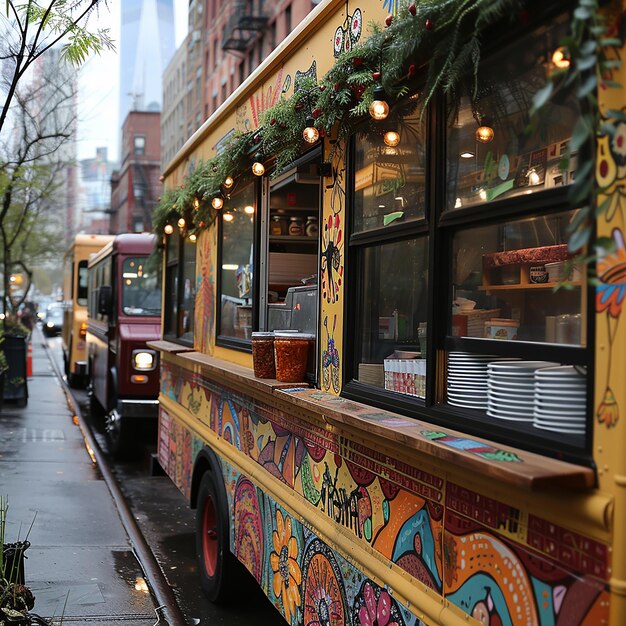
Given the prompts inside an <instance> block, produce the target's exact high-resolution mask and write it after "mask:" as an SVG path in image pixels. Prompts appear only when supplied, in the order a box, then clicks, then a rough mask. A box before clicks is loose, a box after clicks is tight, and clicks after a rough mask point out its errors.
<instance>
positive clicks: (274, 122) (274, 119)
mask: <svg viewBox="0 0 626 626" xmlns="http://www.w3.org/2000/svg"><path fill="white" fill-rule="evenodd" d="M274 124H276V118H275V117H273V118H272V119H271V120H270V126H274Z"/></svg>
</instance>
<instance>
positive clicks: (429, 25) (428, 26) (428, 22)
mask: <svg viewBox="0 0 626 626" xmlns="http://www.w3.org/2000/svg"><path fill="white" fill-rule="evenodd" d="M432 29H433V21H432V20H431V19H430V18H428V19H427V20H426V30H432Z"/></svg>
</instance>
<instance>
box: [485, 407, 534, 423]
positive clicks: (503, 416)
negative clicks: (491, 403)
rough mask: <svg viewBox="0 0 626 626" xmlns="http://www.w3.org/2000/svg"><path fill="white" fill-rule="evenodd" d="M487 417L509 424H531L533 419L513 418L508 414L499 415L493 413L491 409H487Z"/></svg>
mask: <svg viewBox="0 0 626 626" xmlns="http://www.w3.org/2000/svg"><path fill="white" fill-rule="evenodd" d="M487 415H489V417H495V418H496V419H499V420H507V421H509V422H532V421H533V419H532V417H531V418H528V417H513V416H512V415H511V414H510V413H505V414H501V413H499V412H494V411H492V410H491V409H487Z"/></svg>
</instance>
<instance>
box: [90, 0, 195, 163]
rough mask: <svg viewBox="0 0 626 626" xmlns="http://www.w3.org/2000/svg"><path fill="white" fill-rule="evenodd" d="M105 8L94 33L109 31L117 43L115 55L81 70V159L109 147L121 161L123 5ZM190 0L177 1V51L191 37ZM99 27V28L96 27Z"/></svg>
mask: <svg viewBox="0 0 626 626" xmlns="http://www.w3.org/2000/svg"><path fill="white" fill-rule="evenodd" d="M123 1H124V0H112V1H111V2H109V3H108V7H107V5H105V4H102V8H101V9H100V12H99V14H95V13H94V14H93V15H92V17H91V20H93V21H90V27H91V29H95V28H109V29H110V35H111V37H112V38H113V40H114V41H115V44H116V50H115V51H114V52H104V53H102V54H101V55H100V56H94V57H92V58H91V59H89V60H88V61H87V62H86V63H85V64H84V65H83V67H82V68H81V70H80V78H79V95H78V117H79V122H78V158H79V159H88V158H91V157H95V156H96V148H99V147H100V146H106V147H107V148H108V149H109V159H110V160H115V159H117V152H118V142H119V135H120V122H119V120H118V93H119V32H120V2H123ZM187 7H188V0H174V29H175V33H176V47H178V46H179V45H180V44H181V42H182V40H183V39H184V38H185V35H186V33H187ZM96 24H97V25H96Z"/></svg>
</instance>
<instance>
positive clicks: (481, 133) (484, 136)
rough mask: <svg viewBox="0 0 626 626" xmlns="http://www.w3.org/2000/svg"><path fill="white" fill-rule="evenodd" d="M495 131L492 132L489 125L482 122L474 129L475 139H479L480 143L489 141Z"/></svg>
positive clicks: (491, 139)
mask: <svg viewBox="0 0 626 626" xmlns="http://www.w3.org/2000/svg"><path fill="white" fill-rule="evenodd" d="M494 135H495V133H494V132H493V128H491V126H487V125H486V124H483V125H482V126H479V127H478V128H477V129H476V141H480V143H489V142H490V141H493V138H494Z"/></svg>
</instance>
